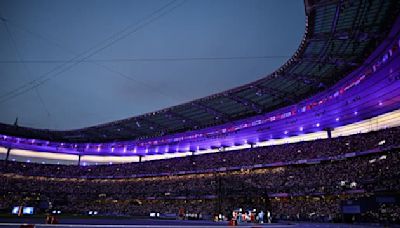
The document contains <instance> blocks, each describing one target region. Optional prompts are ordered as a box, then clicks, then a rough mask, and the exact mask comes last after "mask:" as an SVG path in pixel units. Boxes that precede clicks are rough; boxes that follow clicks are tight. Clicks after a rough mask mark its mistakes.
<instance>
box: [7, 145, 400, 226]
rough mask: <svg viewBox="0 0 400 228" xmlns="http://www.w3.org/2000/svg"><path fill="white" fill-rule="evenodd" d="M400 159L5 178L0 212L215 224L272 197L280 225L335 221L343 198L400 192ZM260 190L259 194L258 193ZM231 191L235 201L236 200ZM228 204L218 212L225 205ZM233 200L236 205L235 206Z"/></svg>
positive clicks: (382, 156) (380, 156)
mask: <svg viewBox="0 0 400 228" xmlns="http://www.w3.org/2000/svg"><path fill="white" fill-rule="evenodd" d="M399 164H400V152H399V151H398V150H397V149H394V150H391V151H387V152H383V153H377V154H369V155H365V156H359V157H353V158H347V159H342V160H331V161H325V162H321V163H317V164H302V165H289V166H281V167H270V168H260V169H253V170H248V169H242V170H240V171H227V172H214V173H203V174H188V175H170V176H155V177H143V178H125V179H85V178H53V177H38V176H22V175H19V174H7V173H3V174H1V175H0V182H1V183H2V186H1V187H0V195H1V196H2V199H1V202H2V203H1V205H0V206H1V207H2V208H3V209H4V210H10V208H12V206H15V205H20V204H22V205H28V204H31V203H32V202H36V204H40V203H39V202H41V201H48V202H51V205H52V208H54V209H56V210H61V211H62V212H63V213H71V214H87V213H88V211H98V213H99V214H102V215H148V214H149V213H150V212H158V213H177V212H178V210H179V209H180V208H184V209H185V211H186V212H188V213H195V214H202V215H203V217H211V216H212V215H213V214H214V213H216V212H218V211H220V209H221V208H223V211H228V210H229V209H230V210H233V209H235V208H237V207H241V206H243V204H240V205H239V204H235V202H239V201H238V199H239V198H243V197H244V198H246V197H249V196H250V197H251V198H253V200H252V201H251V202H253V206H254V207H260V203H257V202H256V201H254V199H257V198H261V197H266V196H265V195H264V193H267V194H268V195H269V197H270V198H271V211H272V212H273V216H274V217H275V218H280V219H291V220H293V219H294V220H304V219H308V220H317V219H318V220H321V219H322V218H323V221H332V220H335V219H337V218H338V216H339V214H340V201H341V200H343V198H344V197H347V198H349V197H354V196H357V195H359V194H363V195H364V194H368V193H377V192H388V191H389V192H399V190H400V165H399ZM257 191H259V192H257ZM230 192H231V193H232V194H233V195H232V194H230ZM221 196H222V197H223V198H224V199H222V203H220V204H222V205H218V203H219V202H221V200H220V198H221ZM228 199H232V200H231V201H229V200H228Z"/></svg>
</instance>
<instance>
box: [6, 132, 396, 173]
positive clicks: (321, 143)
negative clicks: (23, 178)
mask: <svg viewBox="0 0 400 228" xmlns="http://www.w3.org/2000/svg"><path fill="white" fill-rule="evenodd" d="M399 135H400V127H396V128H389V129H384V130H380V131H376V132H370V133H366V134H357V135H352V136H346V137H338V138H333V139H320V140H315V141H310V142H299V143H293V144H284V145H277V146H269V147H256V148H251V149H244V150H241V151H229V152H219V153H211V154H203V155H194V156H187V157H182V158H171V159H166V160H155V161H145V162H140V163H129V164H114V165H96V166H83V165H81V166H71V165H69V166H68V165H50V164H40V165H38V164H31V163H21V162H11V161H9V162H7V163H5V162H4V163H0V173H18V174H21V175H30V176H53V177H94V178H96V177H110V176H111V177H114V178H115V177H129V176H132V175H140V174H145V175H147V174H150V175H159V174H161V173H164V174H165V173H169V174H170V173H177V172H182V171H189V172H190V171H200V172H201V171H204V170H209V169H218V168H221V167H246V166H252V165H256V164H271V163H276V162H289V161H297V160H302V159H315V158H326V157H334V156H338V155H343V154H346V153H351V152H359V151H367V150H372V149H376V148H379V147H390V146H400V137H398V136H399Z"/></svg>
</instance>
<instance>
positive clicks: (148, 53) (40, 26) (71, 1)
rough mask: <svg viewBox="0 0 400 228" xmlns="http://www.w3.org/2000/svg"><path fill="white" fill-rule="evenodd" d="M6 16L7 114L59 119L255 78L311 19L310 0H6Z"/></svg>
mask: <svg viewBox="0 0 400 228" xmlns="http://www.w3.org/2000/svg"><path fill="white" fill-rule="evenodd" d="M0 17H1V20H0V122H5V123H12V122H13V121H14V119H15V118H16V117H18V118H19V123H20V125H23V126H29V127H36V128H50V129H74V128H80V127H85V126H90V125H95V124H100V123H104V122H109V121H114V120H117V119H122V118H127V117H130V116H134V115H138V114H142V113H146V112H151V111H156V110H159V109H162V108H165V107H168V106H172V105H177V104H180V103H183V102H187V101H190V100H193V99H196V98H200V97H203V96H206V95H210V94H212V93H216V92H220V91H223V90H226V89H230V88H233V87H236V86H239V85H242V84H244V83H248V82H251V81H254V80H256V79H259V78H261V77H263V76H265V75H267V74H268V73H270V72H272V71H274V70H275V69H277V68H278V67H279V66H280V65H281V64H283V63H284V62H285V61H286V60H287V59H288V58H289V57H290V56H291V55H292V54H293V53H294V52H295V50H296V49H297V48H298V46H299V44H300V41H301V38H302V36H303V33H304V29H305V13H304V3H303V1H301V0H187V1H183V0H176V1H167V0H150V1H149V0H113V1H110V0H96V1H94V0H91V1H89V0H83V1H82V0H30V1H26V0H0ZM237 57H240V58H242V57H244V59H243V58H242V59H237ZM249 57H251V58H249ZM252 57H264V58H252Z"/></svg>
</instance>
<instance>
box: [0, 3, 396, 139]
mask: <svg viewBox="0 0 400 228" xmlns="http://www.w3.org/2000/svg"><path fill="white" fill-rule="evenodd" d="M305 7H306V9H305V10H306V15H307V24H306V31H305V34H304V38H303V41H302V43H301V45H300V47H299V49H298V50H297V51H296V53H295V54H294V55H293V56H292V58H290V59H289V60H288V61H287V62H286V63H285V64H284V65H283V66H282V67H280V68H279V69H278V70H276V71H275V72H273V73H271V74H269V75H268V76H266V77H264V78H262V79H260V80H258V81H255V82H252V83H249V84H246V85H243V86H240V87H237V88H234V89H231V90H228V91H223V92H221V93H218V94H213V95H210V96H207V97H204V98H201V99H198V100H193V101H191V102H188V103H184V104H181V105H177V106H173V107H170V108H166V109H163V110H160V111H155V112H152V113H147V114H144V115H140V116H134V117H131V118H128V119H124V120H119V121H115V122H110V123H106V124H102V125H98V126H93V127H88V128H82V129H78V130H71V131H53V130H41V129H32V128H26V127H16V126H13V125H8V124H0V133H2V134H8V135H13V136H19V137H27V138H37V139H43V140H50V141H63V142H110V141H122V140H134V139H143V138H151V137H156V136H162V135H168V134H172V133H178V132H185V131H190V130H196V129H202V128H205V127H210V126H216V125H220V124H224V123H229V122H234V121H235V120H240V119H243V118H246V117H251V116H255V115H258V114H260V113H266V112H269V111H273V110H276V109H278V108H280V107H284V106H288V105H292V104H295V103H298V102H299V101H302V100H304V99H305V98H307V97H310V96H311V95H313V94H316V93H317V92H320V91H322V90H325V89H327V88H329V87H330V86H332V85H334V84H335V83H336V82H337V81H339V80H340V79H341V78H343V77H344V76H346V74H347V73H349V72H350V71H352V70H353V69H355V68H356V67H358V66H360V65H361V63H362V62H363V60H364V59H365V58H366V57H367V56H368V55H369V54H370V53H371V52H372V51H373V50H374V49H375V48H376V46H377V45H378V44H379V43H380V41H382V40H383V39H384V38H385V37H386V35H387V33H388V31H389V30H390V28H391V25H392V23H393V21H394V20H395V19H396V17H397V15H398V12H399V7H400V6H399V4H398V1H396V0H388V1H381V0H370V1H363V0H354V1H330V0H325V1H312V0H309V1H307V0H306V1H305Z"/></svg>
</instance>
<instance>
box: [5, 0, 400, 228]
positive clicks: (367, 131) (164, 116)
mask: <svg viewBox="0 0 400 228" xmlns="http://www.w3.org/2000/svg"><path fill="white" fill-rule="evenodd" d="M165 3H167V2H166V1H165ZM175 3H177V4H181V3H180V2H179V1H172V4H175ZM302 3H304V9H302V10H304V12H305V19H306V21H305V31H304V34H303V38H302V40H301V42H300V45H299V46H298V48H297V50H296V51H295V53H294V54H292V56H291V57H289V58H288V59H287V60H286V62H284V64H283V65H281V66H280V67H279V68H278V69H276V70H275V71H273V72H264V73H265V74H266V76H263V77H261V78H260V77H259V79H258V80H256V81H248V82H247V84H244V85H241V86H238V87H235V88H232V89H229V90H224V91H220V92H218V93H215V94H212V95H208V96H206V97H202V98H199V99H194V100H191V101H188V102H184V103H180V104H175V105H173V106H169V107H167V108H163V109H159V110H154V111H152V112H148V113H145V114H141V115H135V116H129V117H125V118H123V119H120V120H114V121H111V122H106V123H100V124H97V125H94V126H88V127H83V128H77V129H73V130H58V129H44V128H40V127H37V128H35V127H29V126H24V125H23V124H20V120H19V119H16V120H15V122H14V123H6V122H4V123H0V158H1V159H2V160H3V161H1V162H0V180H1V181H0V183H1V185H0V227H42V226H46V227H64V226H65V227H146V226H148V227H163V226H165V227H179V226H182V227H183V226H198V227H213V226H228V225H229V226H251V227H264V226H265V227H302V226H306V227H314V226H315V227H317V226H322V227H324V226H327V227H328V226H329V227H348V226H349V227H350V226H355V227H357V226H359V227H366V226H375V227H376V226H380V225H389V226H390V225H393V226H395V225H399V224H400V14H399V12H400V2H399V1H397V0H305V1H304V2H302ZM225 4H229V2H228V3H225ZM171 6H172V7H175V6H173V5H171ZM168 7H169V6H168ZM162 10H164V9H162ZM0 13H1V12H0ZM0 19H1V20H0V23H1V24H3V25H4V26H5V28H7V30H8V29H9V27H11V26H13V25H12V23H13V22H12V21H11V19H10V20H9V19H7V18H6V17H5V16H2V15H0ZM7 26H9V27H7ZM260 29H262V28H260ZM122 35H124V34H122ZM160 42H161V41H160ZM249 42H251V41H249ZM99 50H100V49H99ZM88 56H89V57H90V55H88ZM89 57H88V58H89ZM85 58H86V57H85ZM74 61H77V62H83V61H84V60H83V59H82V60H80V59H78V60H74ZM85 61H86V59H85ZM243 61H244V60H243ZM0 62H1V61H0ZM4 62H5V61H3V62H2V63H0V68H2V67H4ZM21 62H22V61H19V63H21ZM69 63H71V62H69ZM72 63H75V62H72ZM7 64H10V63H9V62H8V63H7ZM66 67H67V68H68V67H69V66H68V65H67V66H66ZM67 68H66V69H67ZM61 70H63V69H62V68H61ZM2 74H3V73H2ZM52 75H53V73H51V74H47V75H46V74H45V75H44V76H43V77H40V78H37V79H35V80H33V81H31V82H30V83H27V84H23V85H22V86H21V87H18V88H17V89H16V90H12V91H11V92H9V93H8V92H7V91H2V92H1V93H0V95H1V97H0V110H1V111H0V112H5V110H6V109H9V108H10V107H11V106H12V103H7V101H8V100H10V99H14V98H15V97H18V96H20V95H23V94H24V93H25V92H26V91H31V90H35V89H37V88H38V87H39V86H41V85H43V84H44V83H47V81H48V80H50V77H52ZM54 75H55V73H54ZM0 80H2V81H0V82H2V83H6V80H5V79H3V76H1V79H0ZM3 80H4V81H3ZM36 92H37V91H36ZM143 99H146V98H143ZM148 102H152V101H151V99H150V98H149V100H148ZM96 111H97V112H102V110H96ZM335 225H336V226H335Z"/></svg>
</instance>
